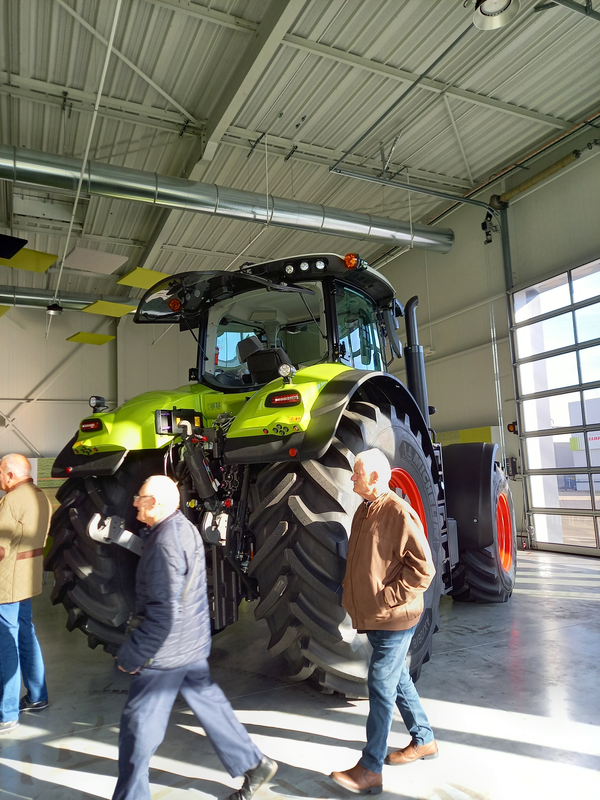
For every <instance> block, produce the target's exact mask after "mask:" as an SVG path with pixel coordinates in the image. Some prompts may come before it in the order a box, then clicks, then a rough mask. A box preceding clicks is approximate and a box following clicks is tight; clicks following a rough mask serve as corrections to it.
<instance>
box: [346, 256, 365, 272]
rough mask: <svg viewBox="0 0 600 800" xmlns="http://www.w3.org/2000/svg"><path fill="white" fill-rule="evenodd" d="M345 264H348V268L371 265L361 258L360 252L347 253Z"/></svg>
mask: <svg viewBox="0 0 600 800" xmlns="http://www.w3.org/2000/svg"><path fill="white" fill-rule="evenodd" d="M344 264H345V265H346V269H355V270H360V269H366V268H367V267H368V266H369V265H368V264H367V262H366V261H365V260H364V258H361V257H360V256H359V255H358V253H347V254H346V255H345V256H344Z"/></svg>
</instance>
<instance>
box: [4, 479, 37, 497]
mask: <svg viewBox="0 0 600 800" xmlns="http://www.w3.org/2000/svg"><path fill="white" fill-rule="evenodd" d="M26 483H33V478H31V477H29V478H23V480H22V481H19V482H18V483H15V484H14V486H11V487H10V489H7V490H6V494H9V492H14V490H15V489H18V488H19V486H24V485H25V484H26Z"/></svg>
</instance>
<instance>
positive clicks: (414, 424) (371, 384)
mask: <svg viewBox="0 0 600 800" xmlns="http://www.w3.org/2000/svg"><path fill="white" fill-rule="evenodd" d="M356 395H358V396H359V398H360V399H361V400H366V401H368V402H372V403H374V404H375V405H381V404H385V403H389V405H391V406H393V407H394V408H395V409H396V413H397V414H398V416H399V417H402V418H404V417H405V416H407V415H408V417H409V418H410V427H411V430H412V431H413V433H414V434H415V435H416V436H419V434H420V437H419V438H420V440H421V445H422V448H423V451H424V452H425V454H426V455H427V456H430V457H431V463H432V472H433V474H434V478H436V477H437V465H436V460H435V456H434V451H433V446H432V443H431V433H430V431H429V429H428V427H427V424H426V422H425V420H424V419H423V414H422V413H421V410H420V409H419V407H418V405H417V403H416V400H415V399H414V397H413V396H412V395H411V393H410V392H409V391H408V389H407V388H406V386H404V384H403V383H402V382H401V381H400V380H399V379H398V378H396V377H394V376H393V375H390V374H388V373H384V372H364V371H363V370H359V369H353V370H348V371H346V372H342V373H341V374H340V375H337V376H336V377H334V378H332V379H331V380H330V381H329V383H328V384H327V386H326V387H325V388H324V389H323V390H322V391H321V393H320V394H319V397H318V398H317V400H316V402H315V404H314V406H313V408H312V414H311V416H312V419H311V422H310V425H309V426H308V429H307V431H306V434H305V436H304V442H303V446H302V452H301V457H302V459H303V460H304V459H313V458H320V457H321V456H322V455H323V454H324V453H325V452H326V451H327V449H328V448H329V447H330V445H331V442H332V440H333V437H334V435H335V432H336V430H337V427H338V425H339V422H340V419H341V416H342V414H343V412H344V410H345V409H346V407H347V405H348V403H349V402H350V400H351V398H353V399H358V398H357V397H356Z"/></svg>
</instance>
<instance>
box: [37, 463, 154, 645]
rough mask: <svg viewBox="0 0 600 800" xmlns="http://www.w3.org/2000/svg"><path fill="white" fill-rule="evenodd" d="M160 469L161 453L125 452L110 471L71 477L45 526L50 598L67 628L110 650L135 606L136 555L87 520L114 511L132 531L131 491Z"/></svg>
mask: <svg viewBox="0 0 600 800" xmlns="http://www.w3.org/2000/svg"><path fill="white" fill-rule="evenodd" d="M162 471H163V461H162V455H161V454H159V453H157V452H155V451H150V452H148V451H144V452H141V453H136V454H131V455H129V456H128V457H127V458H126V459H125V461H124V463H123V465H122V466H121V468H120V469H119V470H118V471H117V472H116V473H115V475H112V476H108V477H89V478H74V479H73V478H70V479H69V480H67V481H66V482H65V483H64V484H63V485H62V486H61V488H60V489H59V491H58V493H57V495H56V497H57V500H58V501H59V502H60V503H61V505H60V508H58V510H57V511H56V512H55V513H54V515H53V517H52V522H51V525H50V535H51V536H52V537H53V541H52V546H51V548H50V551H49V552H48V555H47V556H46V561H45V564H44V567H45V569H47V570H51V571H53V572H54V578H55V583H54V588H53V590H52V603H54V604H57V603H62V604H63V605H64V607H65V608H66V610H67V612H68V616H67V623H66V625H67V629H68V630H70V631H72V630H74V629H75V628H79V629H80V630H81V631H82V632H83V633H85V634H86V635H87V637H88V644H89V646H90V647H96V646H97V645H99V644H100V645H103V647H104V650H106V651H107V652H108V653H111V654H112V655H114V654H115V653H116V652H117V650H118V649H119V647H120V645H121V644H122V643H123V641H124V639H125V628H126V623H127V619H128V617H129V614H130V613H131V611H132V609H133V606H134V595H135V571H136V567H137V562H138V556H136V555H135V554H134V553H132V552H131V551H129V550H126V549H124V548H123V547H119V546H118V545H115V544H101V543H98V542H96V541H94V540H93V539H92V538H91V537H90V536H89V535H88V534H87V527H88V523H89V521H90V519H91V518H92V516H93V515H94V514H96V513H100V514H102V516H112V515H114V514H117V515H119V516H120V517H123V518H124V519H125V527H126V529H127V530H130V531H133V532H134V533H135V532H136V531H137V529H138V525H139V523H138V522H137V520H136V514H135V511H134V508H133V495H134V494H135V493H136V492H137V491H138V490H139V488H140V486H141V485H142V483H143V482H144V480H145V479H146V478H147V477H149V476H150V475H153V474H157V473H161V472H162Z"/></svg>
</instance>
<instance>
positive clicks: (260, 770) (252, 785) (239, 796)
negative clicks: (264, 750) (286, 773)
mask: <svg viewBox="0 0 600 800" xmlns="http://www.w3.org/2000/svg"><path fill="white" fill-rule="evenodd" d="M276 772H277V763H276V762H275V761H271V759H270V758H267V757H266V756H263V759H262V761H261V762H260V764H259V765H258V766H256V767H254V769H249V770H248V772H246V773H245V775H244V783H243V785H242V788H241V789H238V790H237V792H234V793H233V794H230V795H229V797H228V798H227V800H250V798H251V797H253V796H254V795H255V794H256V792H257V791H258V790H259V789H260V787H261V786H262V785H263V783H266V782H267V781H270V780H271V778H272V777H273V775H275V773H276Z"/></svg>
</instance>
